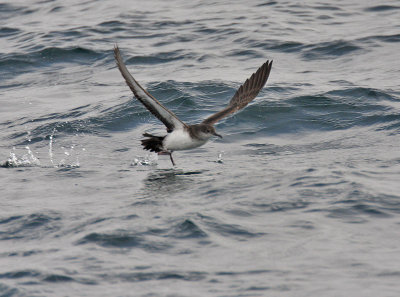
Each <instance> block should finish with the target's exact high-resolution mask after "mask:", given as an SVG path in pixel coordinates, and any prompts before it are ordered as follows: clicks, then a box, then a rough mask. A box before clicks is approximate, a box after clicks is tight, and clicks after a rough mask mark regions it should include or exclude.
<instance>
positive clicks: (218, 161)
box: [216, 151, 225, 164]
mask: <svg viewBox="0 0 400 297" xmlns="http://www.w3.org/2000/svg"><path fill="white" fill-rule="evenodd" d="M224 153H225V152H224V151H221V152H220V153H219V154H218V159H217V161H216V162H217V163H221V164H222V163H224V160H223V159H222V156H223V155H224Z"/></svg>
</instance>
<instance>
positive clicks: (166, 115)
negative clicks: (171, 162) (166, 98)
mask: <svg viewBox="0 0 400 297" xmlns="http://www.w3.org/2000/svg"><path fill="white" fill-rule="evenodd" d="M114 56H115V60H116V61H117V66H118V69H119V71H120V72H121V74H122V76H123V77H124V79H125V81H126V84H127V85H128V87H129V88H130V89H131V90H132V92H133V94H134V95H135V97H136V98H137V99H138V100H139V101H140V102H142V103H143V105H144V106H145V107H146V108H147V109H148V110H149V111H150V112H151V113H152V114H153V115H155V116H156V117H157V118H158V119H159V120H160V121H161V122H163V123H164V125H165V126H166V127H167V130H168V131H172V130H173V129H176V128H183V127H184V126H186V124H185V123H183V122H182V121H181V120H180V119H179V118H178V117H177V116H176V115H174V114H173V113H172V112H171V111H169V110H168V109H167V108H166V107H165V106H163V105H162V104H161V103H160V102H159V101H158V100H157V99H156V98H154V97H153V96H151V95H150V94H149V92H147V91H146V90H145V89H144V88H142V86H141V85H139V83H138V82H137V81H136V80H135V79H134V78H133V77H132V75H131V74H130V73H129V71H128V69H127V68H126V66H125V64H124V61H122V57H121V53H120V51H119V48H118V46H115V47H114Z"/></svg>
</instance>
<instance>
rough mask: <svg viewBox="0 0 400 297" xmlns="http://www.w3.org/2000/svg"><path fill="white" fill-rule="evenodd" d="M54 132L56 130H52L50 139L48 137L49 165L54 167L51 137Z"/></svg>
mask: <svg viewBox="0 0 400 297" xmlns="http://www.w3.org/2000/svg"><path fill="white" fill-rule="evenodd" d="M55 132H56V129H55V128H54V129H53V132H52V133H51V135H50V137H49V139H50V140H49V159H50V162H51V164H52V165H53V166H54V161H53V136H54V133H55Z"/></svg>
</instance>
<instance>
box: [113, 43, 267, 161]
mask: <svg viewBox="0 0 400 297" xmlns="http://www.w3.org/2000/svg"><path fill="white" fill-rule="evenodd" d="M114 56H115V60H116V62H117V66H118V69H119V71H120V72H121V74H122V76H123V77H124V79H125V82H126V84H127V85H128V87H129V88H130V89H131V90H132V92H133V94H134V95H135V97H136V98H137V99H138V100H139V101H140V102H141V103H142V104H143V105H144V106H145V107H146V108H147V109H148V110H149V111H150V112H151V113H152V114H153V115H154V116H156V117H157V118H158V119H159V120H160V121H161V122H163V123H164V125H165V126H166V127H167V132H168V133H167V135H165V136H155V135H151V134H149V133H144V134H143V136H144V137H146V138H145V139H143V140H142V145H143V147H144V149H145V150H149V151H151V152H156V153H158V154H159V155H169V157H170V159H171V162H172V165H173V166H175V162H174V159H173V158H172V152H173V151H180V150H188V149H192V148H196V147H199V146H202V145H203V144H205V143H206V142H207V141H208V140H209V139H210V138H211V137H212V136H218V137H220V138H222V136H221V135H219V134H218V133H217V132H216V131H215V128H214V126H213V125H214V124H215V123H216V122H218V121H219V120H221V119H222V118H224V117H226V116H228V115H230V114H232V113H234V112H236V111H238V110H240V109H242V108H244V107H245V106H246V105H247V104H249V103H250V102H251V101H252V100H253V99H254V98H255V97H256V96H257V95H258V93H259V92H260V90H261V89H262V88H263V87H264V85H265V83H266V82H267V79H268V76H269V73H270V72H271V66H272V61H266V62H265V63H264V64H263V65H262V66H261V67H260V68H258V70H257V71H256V72H255V73H253V75H252V76H251V77H250V78H249V79H247V80H246V81H245V83H244V84H243V85H241V86H240V87H239V89H238V90H237V91H236V93H235V95H233V97H232V99H231V100H230V101H229V104H228V106H227V107H225V108H224V109H222V110H221V111H219V112H217V113H215V114H213V115H211V116H209V117H208V118H206V119H205V120H204V121H202V122H201V123H200V124H194V125H187V124H186V123H184V122H182V121H181V120H180V119H179V118H178V117H177V116H176V115H175V114H174V113H173V112H171V111H170V110H168V109H167V108H166V107H165V106H164V105H162V104H161V103H160V102H159V101H158V100H157V99H156V98H154V97H153V96H152V95H151V94H150V93H149V92H147V91H146V90H145V89H144V88H143V87H142V86H141V85H140V84H139V83H138V82H137V81H136V80H135V79H134V78H133V76H132V75H131V74H130V73H129V71H128V69H127V68H126V66H125V64H124V61H123V60H122V57H121V53H120V51H119V48H118V46H117V45H115V47H114Z"/></svg>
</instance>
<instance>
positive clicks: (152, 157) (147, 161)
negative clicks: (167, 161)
mask: <svg viewBox="0 0 400 297" xmlns="http://www.w3.org/2000/svg"><path fill="white" fill-rule="evenodd" d="M157 164H158V155H157V154H149V155H146V156H145V157H144V158H143V157H137V158H135V159H133V161H132V163H131V166H154V165H157Z"/></svg>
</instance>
